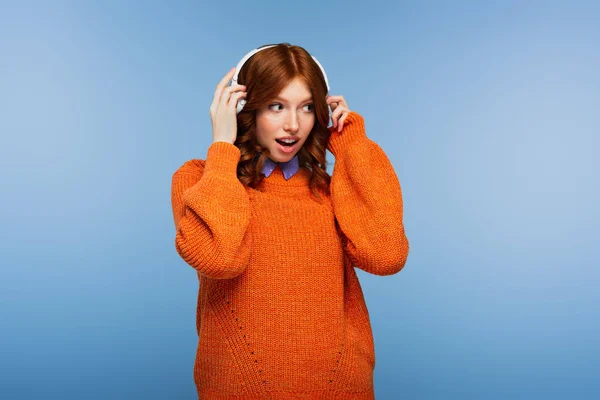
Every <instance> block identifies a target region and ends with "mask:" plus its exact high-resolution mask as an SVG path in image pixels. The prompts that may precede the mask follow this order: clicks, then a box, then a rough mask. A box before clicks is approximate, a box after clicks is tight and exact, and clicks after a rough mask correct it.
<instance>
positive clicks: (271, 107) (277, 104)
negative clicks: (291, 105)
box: [269, 103, 314, 112]
mask: <svg viewBox="0 0 600 400" xmlns="http://www.w3.org/2000/svg"><path fill="white" fill-rule="evenodd" d="M277 106H281V107H283V105H282V104H280V103H273V104H271V105H270V106H269V108H270V109H273V107H277ZM304 107H310V110H308V111H309V112H312V111H313V107H314V105H313V104H312V103H311V104H307V105H305V106H304ZM274 111H279V110H275V109H274Z"/></svg>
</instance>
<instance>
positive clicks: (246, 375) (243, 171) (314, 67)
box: [172, 43, 409, 399]
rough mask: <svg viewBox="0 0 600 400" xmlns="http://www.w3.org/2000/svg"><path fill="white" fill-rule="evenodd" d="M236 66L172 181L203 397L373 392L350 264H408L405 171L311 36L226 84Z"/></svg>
mask: <svg viewBox="0 0 600 400" xmlns="http://www.w3.org/2000/svg"><path fill="white" fill-rule="evenodd" d="M259 49H260V48H259ZM234 72H235V69H232V70H230V71H229V72H228V73H227V74H226V75H225V76H224V77H223V79H222V80H221V82H219V84H218V85H217V88H216V91H215V94H214V98H213V102H212V105H211V106H210V116H211V120H212V126H213V130H212V134H213V142H212V144H211V145H210V147H209V148H208V151H207V156H206V158H205V159H204V160H202V159H192V160H189V161H187V162H185V163H184V164H183V165H182V166H181V167H180V168H179V169H178V170H177V171H176V172H175V173H174V175H173V180H172V206H173V216H174V221H175V227H176V238H175V246H176V249H177V252H178V253H179V255H180V256H181V257H182V258H183V259H184V260H185V261H186V262H187V263H188V264H189V265H190V266H192V267H193V268H194V269H195V270H196V272H197V275H198V279H199V281H200V288H199V291H198V306H197V332H198V348H197V352H196V359H195V363H194V381H195V383H196V387H197V389H198V396H199V398H202V399H230V398H239V399H263V398H275V399H280V398H281V399H284V398H298V397H302V396H306V397H302V398H324V399H338V398H339V399H373V398H374V389H373V371H374V367H375V354H374V342H373V335H372V330H371V324H370V320H369V313H368V311H367V307H366V304H365V300H364V297H363V293H362V289H361V286H360V284H359V281H358V278H357V275H356V271H355V270H354V267H357V268H361V269H363V270H365V271H367V272H369V273H372V274H375V275H391V274H395V273H397V272H399V271H400V270H401V269H402V268H403V267H404V265H405V262H406V259H407V256H408V251H409V243H408V240H407V238H406V235H405V233H404V227H403V222H402V217H403V215H402V212H403V210H402V194H401V190H400V184H399V182H398V178H397V176H396V174H395V172H394V169H393V167H392V165H391V163H390V161H389V159H388V158H387V156H386V155H385V153H384V152H383V150H382V149H381V148H380V147H379V146H378V145H377V144H376V143H375V142H373V141H371V140H370V139H369V138H367V136H366V132H365V127H364V121H363V118H362V117H361V115H359V114H358V113H356V112H355V111H351V110H350V109H349V108H348V104H347V102H346V100H345V99H344V97H343V96H326V94H327V86H328V84H327V82H326V75H324V71H323V70H322V69H321V67H320V64H318V63H317V62H316V59H314V58H313V57H312V56H311V55H310V54H309V53H308V52H307V51H306V50H305V49H303V48H302V47H299V46H292V45H289V44H288V43H280V44H278V45H273V46H271V47H269V48H265V49H262V50H260V51H258V52H256V54H254V55H252V56H251V57H250V58H249V59H248V61H247V62H246V63H245V64H244V66H243V67H242V68H241V69H240V70H239V84H232V85H231V86H227V83H228V82H229V81H230V80H231V78H232V77H233V75H234ZM241 99H244V100H245V101H246V103H245V104H244V107H243V109H241V111H240V112H239V114H237V115H236V109H237V107H238V104H243V103H239V100H241ZM328 107H330V108H331V110H332V114H331V120H332V122H333V126H332V127H330V128H327V124H328V122H329V108H328ZM287 137H290V138H289V139H290V140H286V138H287ZM284 142H292V143H291V144H290V143H284ZM326 149H328V150H330V151H331V153H332V154H333V155H334V157H335V165H334V169H333V173H332V175H331V176H329V175H328V173H327V172H326V170H325V165H326V153H325V152H326Z"/></svg>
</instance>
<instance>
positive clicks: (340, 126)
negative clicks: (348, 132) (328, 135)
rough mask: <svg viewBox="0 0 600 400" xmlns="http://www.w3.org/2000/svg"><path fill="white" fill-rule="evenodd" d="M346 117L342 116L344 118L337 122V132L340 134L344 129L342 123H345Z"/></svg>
mask: <svg viewBox="0 0 600 400" xmlns="http://www.w3.org/2000/svg"><path fill="white" fill-rule="evenodd" d="M347 116H348V114H344V116H343V117H342V118H340V119H339V121H338V128H337V129H338V132H341V131H342V129H343V128H344V122H345V121H346V117H347Z"/></svg>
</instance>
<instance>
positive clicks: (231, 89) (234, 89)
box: [221, 85, 246, 107]
mask: <svg viewBox="0 0 600 400" xmlns="http://www.w3.org/2000/svg"><path fill="white" fill-rule="evenodd" d="M244 90H246V86H244V85H233V86H228V87H226V88H225V89H224V90H223V94H221V105H222V106H223V107H227V104H228V102H229V100H230V99H231V97H232V94H236V93H239V92H242V91H244Z"/></svg>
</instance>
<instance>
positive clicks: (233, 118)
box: [210, 67, 246, 144]
mask: <svg viewBox="0 0 600 400" xmlns="http://www.w3.org/2000/svg"><path fill="white" fill-rule="evenodd" d="M234 73H235V67H233V68H231V69H230V70H229V72H228V73H227V74H226V75H225V76H224V77H223V79H221V81H220V82H219V84H218V85H217V89H216V90H215V95H214V98H213V102H212V104H211V105H210V119H211V121H212V127H213V143H214V142H228V143H231V144H234V143H235V139H236V137H237V113H236V107H237V102H238V99H240V98H242V97H246V92H245V90H246V86H244V85H231V86H227V84H228V83H229V81H230V80H231V79H232V78H233V74H234Z"/></svg>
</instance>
